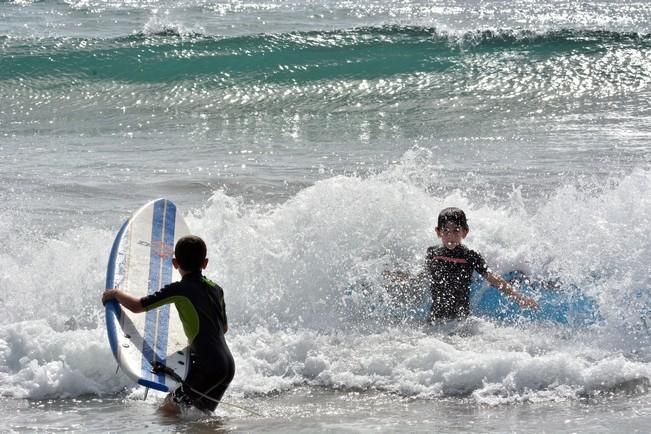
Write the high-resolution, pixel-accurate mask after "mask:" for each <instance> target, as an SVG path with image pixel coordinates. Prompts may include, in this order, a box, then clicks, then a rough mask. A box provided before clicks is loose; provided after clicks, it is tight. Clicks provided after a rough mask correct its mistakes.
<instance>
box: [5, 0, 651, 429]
mask: <svg viewBox="0 0 651 434" xmlns="http://www.w3.org/2000/svg"><path fill="white" fill-rule="evenodd" d="M649 22H651V7H650V6H649V5H647V4H646V3H643V2H638V3H631V2H627V3H622V2H614V1H593V2H589V3H588V2H585V3H579V4H574V3H569V2H565V3H563V2H556V1H541V2H529V1H513V2H502V1H499V2H498V1H495V2H486V1H481V2H480V1H470V0H464V1H462V0H456V1H453V0H449V1H437V2H430V1H427V2H425V1H413V0H412V1H409V0H407V1H389V0H374V1H370V0H367V1H361V2H347V1H303V0H298V1H263V2H260V1H253V2H247V3H244V2H220V1H214V0H212V1H210V0H206V1H198V0H197V1H187V0H175V1H159V2H143V1H111V2H107V1H94V0H91V1H88V0H81V1H65V2H62V1H50V0H46V1H39V2H29V1H19V2H18V1H9V2H0V168H1V170H0V199H1V200H0V204H1V205H0V240H2V241H3V245H4V246H5V248H4V249H3V251H2V252H0V299H1V300H2V302H1V303H0V318H2V319H1V320H0V396H2V400H1V401H0V413H1V414H2V416H3V420H5V421H7V422H6V426H7V428H6V430H8V431H16V432H22V431H28V430H35V431H54V430H59V429H62V430H69V431H83V432H87V431H94V432H103V431H111V432H114V431H192V432H196V431H206V432H214V431H238V430H239V431H261V430H266V431H272V432H279V431H283V432H286V431H292V432H295V431H306V432H313V431H349V432H360V431H373V430H383V429H384V430H391V431H404V432H411V431H433V430H440V431H444V432H452V431H454V432H504V431H514V432H540V431H541V427H543V428H542V430H543V431H550V432H559V431H568V432H569V431H590V432H612V431H613V430H623V431H626V432H635V431H639V432H644V431H645V430H646V427H647V426H648V424H649V420H650V418H649V414H650V409H651V405H650V402H651V401H650V400H649V379H650V378H651V337H650V335H649V326H651V319H650V317H649V312H650V307H649V306H651V298H650V295H649V294H650V293H649V290H650V288H651V285H650V281H649V276H650V275H651V269H650V268H649V262H648V257H649V254H650V253H651V242H650V238H649V235H648V227H649V215H651V201H650V200H649V194H648V192H649V190H650V188H651V174H650V172H649V169H650V163H651V147H650V146H649V137H651V135H650V134H651V109H650V106H649V104H648V101H649V99H650V97H651V36H650V35H651V29H650V28H649V24H648V23H649ZM157 197H167V198H169V199H171V200H173V201H174V202H175V203H176V204H177V205H178V206H179V208H180V209H181V212H183V214H184V215H185V217H186V219H187V221H188V223H189V225H190V228H191V230H192V231H193V232H196V233H197V234H199V235H201V236H202V237H204V238H205V239H206V241H207V242H208V244H209V255H210V267H209V269H208V270H207V271H208V275H209V277H211V278H212V279H214V280H215V281H217V282H219V283H220V285H222V286H223V287H224V289H225V291H226V302H227V309H228V312H229V319H230V321H231V331H230V332H229V336H228V340H229V344H230V346H231V349H232V351H233V354H234V356H235V358H236V362H237V366H238V372H237V374H236V377H235V380H234V382H233V383H232V386H231V388H230V389H229V392H228V393H227V396H226V400H227V401H228V402H230V403H232V404H234V405H239V406H244V407H246V408H248V409H251V410H253V411H254V412H255V413H257V414H258V415H254V414H252V413H250V412H247V411H246V410H239V409H237V408H235V407H229V406H224V407H222V408H220V409H218V411H217V413H216V415H215V416H214V417H211V418H202V417H198V416H197V415H191V414H190V415H187V416H186V417H185V418H184V419H182V420H168V419H165V418H161V417H160V416H158V415H157V414H156V413H155V409H156V407H157V404H158V402H159V401H160V399H161V396H159V395H157V394H156V393H154V392H150V394H149V395H148V397H147V399H146V400H143V398H144V391H143V390H142V389H138V388H134V387H133V384H131V383H130V382H129V380H128V378H126V377H125V376H124V375H122V374H121V373H118V374H117V375H116V373H115V368H116V366H115V363H114V361H113V359H112V355H111V353H110V349H109V347H108V341H107V339H106V336H105V330H104V317H103V315H104V313H103V309H102V306H101V305H100V303H99V294H100V293H101V291H102V289H103V288H102V285H103V281H104V277H105V276H104V273H105V271H106V262H107V260H108V253H109V250H110V246H111V243H112V240H113V237H114V235H115V232H116V231H117V230H118V228H119V226H120V224H121V223H122V222H123V221H124V219H125V218H126V217H127V216H128V215H130V214H131V212H133V211H134V210H135V209H137V208H139V207H140V206H141V205H142V204H144V203H145V202H147V201H149V200H151V199H153V198H157ZM452 205H454V206H460V207H462V208H464V209H465V210H466V212H467V214H468V216H469V222H470V227H471V232H470V235H469V237H468V238H467V240H466V241H467V244H468V245H469V246H471V247H472V248H474V249H476V250H479V251H481V252H482V253H483V254H484V256H486V258H487V260H488V262H489V263H490V265H491V266H492V267H493V268H494V269H496V270H498V271H500V272H503V271H509V270H514V269H518V270H522V271H525V272H527V273H528V274H530V275H532V276H536V278H540V279H543V280H554V281H559V282H562V283H563V285H564V287H566V288H580V289H581V290H582V291H583V292H584V293H585V294H586V295H588V296H590V297H591V299H593V300H596V302H597V303H598V305H599V315H600V318H602V319H603V321H599V322H598V323H595V324H591V325H589V326H586V327H564V326H558V325H551V324H546V323H540V322H533V323H532V322H526V321H524V322H518V323H516V324H509V325H506V324H499V323H493V322H490V321H485V320H481V319H475V320H473V321H472V322H471V323H469V324H468V325H464V326H462V327H461V328H460V329H454V328H453V329H450V328H447V329H446V328H434V329H433V328H430V327H428V326H426V325H424V324H422V323H419V322H417V321H410V320H409V319H406V318H399V319H396V318H395V317H391V315H390V312H392V309H393V307H394V306H391V305H387V303H388V302H387V300H390V297H389V296H388V294H387V292H386V282H385V281H383V277H382V272H383V271H384V270H387V269H390V270H396V269H403V270H409V271H414V272H417V271H418V269H419V267H420V264H421V263H422V260H423V257H424V254H425V250H426V248H427V247H428V246H430V245H433V244H435V243H437V240H436V238H435V234H434V233H433V226H434V225H435V219H436V215H437V214H438V211H439V210H440V209H441V208H443V207H445V206H452ZM3 429H5V428H3Z"/></svg>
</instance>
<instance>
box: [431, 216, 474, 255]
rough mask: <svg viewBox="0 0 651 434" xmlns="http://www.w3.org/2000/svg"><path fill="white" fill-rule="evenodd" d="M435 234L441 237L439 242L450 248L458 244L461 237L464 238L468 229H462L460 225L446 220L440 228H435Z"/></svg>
mask: <svg viewBox="0 0 651 434" xmlns="http://www.w3.org/2000/svg"><path fill="white" fill-rule="evenodd" d="M436 235H437V236H438V237H439V238H440V239H441V242H442V243H443V245H444V246H445V247H447V248H448V249H450V250H452V249H454V248H455V247H457V246H458V245H460V244H461V242H462V241H463V239H464V238H466V235H468V229H464V228H462V227H461V226H457V225H455V224H454V223H451V222H448V223H446V224H445V226H443V227H442V228H436Z"/></svg>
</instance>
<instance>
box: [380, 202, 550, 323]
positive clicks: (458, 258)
mask: <svg viewBox="0 0 651 434" xmlns="http://www.w3.org/2000/svg"><path fill="white" fill-rule="evenodd" d="M468 232H470V228H469V227H468V221H467V220H466V214H465V213H464V212H463V211H462V210H461V209H459V208H445V209H444V210H443V211H441V212H440V214H439V216H438V222H437V225H436V235H437V236H438V237H439V238H440V239H441V245H440V246H434V247H429V248H428V249H427V255H426V258H425V270H424V271H423V272H422V273H419V274H418V275H417V276H412V275H411V274H409V273H404V272H386V273H384V276H385V278H387V279H388V280H389V281H390V284H391V287H393V288H395V289H398V290H399V292H400V295H401V297H403V298H406V299H410V298H411V299H414V298H416V295H415V294H414V291H416V290H418V289H420V288H421V287H422V286H423V285H425V286H427V287H429V290H430V292H431V296H432V310H431V312H430V319H431V320H432V321H441V320H451V319H462V318H465V317H467V316H468V315H470V283H471V280H472V273H473V272H474V271H476V272H477V273H479V274H480V275H481V276H482V277H484V278H485V279H486V280H488V282H489V283H490V284H491V285H492V286H494V287H495V288H498V289H499V290H500V291H502V292H503V293H505V294H506V295H508V296H510V297H511V298H513V299H514V300H515V301H516V302H517V303H518V304H519V305H520V306H521V307H523V308H532V309H537V308H538V303H536V301H535V300H534V299H532V298H529V297H525V296H524V295H522V294H520V293H518V292H517V291H516V290H515V289H513V287H512V286H511V285H510V284H509V283H508V282H507V281H506V280H504V279H503V278H502V277H501V276H499V275H498V274H496V273H494V272H492V271H491V270H490V269H489V268H488V266H487V265H486V261H485V260H484V258H483V257H482V256H481V254H479V253H478V252H476V251H474V250H471V249H469V248H468V247H466V246H464V245H463V244H462V241H463V240H464V238H466V236H467V235H468Z"/></svg>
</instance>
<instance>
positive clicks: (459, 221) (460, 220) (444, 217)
mask: <svg viewBox="0 0 651 434" xmlns="http://www.w3.org/2000/svg"><path fill="white" fill-rule="evenodd" d="M446 223H454V224H455V225H457V226H459V227H461V228H463V229H465V230H469V228H468V220H466V213H464V212H463V210H461V209H460V208H454V207H450V208H445V209H444V210H443V211H441V212H440V213H439V221H438V224H437V225H436V227H437V228H438V229H443V226H445V224H446Z"/></svg>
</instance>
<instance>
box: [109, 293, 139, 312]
mask: <svg viewBox="0 0 651 434" xmlns="http://www.w3.org/2000/svg"><path fill="white" fill-rule="evenodd" d="M113 299H115V300H117V302H118V303H120V304H121V305H122V306H124V307H126V308H127V309H129V310H130V311H131V312H133V313H140V312H144V311H145V308H144V307H142V303H140V299H139V298H136V297H134V296H133V295H130V294H127V293H126V292H123V291H120V290H119V289H113V288H110V289H107V290H106V291H104V293H103V294H102V304H106V302H107V301H109V300H113Z"/></svg>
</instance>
